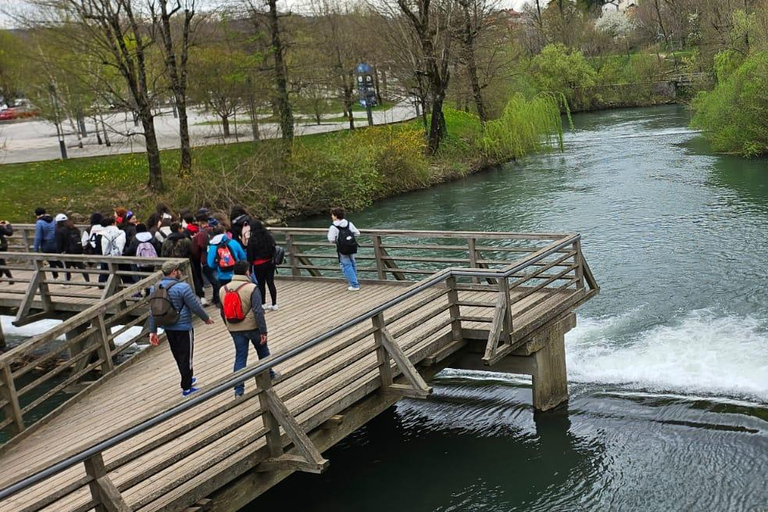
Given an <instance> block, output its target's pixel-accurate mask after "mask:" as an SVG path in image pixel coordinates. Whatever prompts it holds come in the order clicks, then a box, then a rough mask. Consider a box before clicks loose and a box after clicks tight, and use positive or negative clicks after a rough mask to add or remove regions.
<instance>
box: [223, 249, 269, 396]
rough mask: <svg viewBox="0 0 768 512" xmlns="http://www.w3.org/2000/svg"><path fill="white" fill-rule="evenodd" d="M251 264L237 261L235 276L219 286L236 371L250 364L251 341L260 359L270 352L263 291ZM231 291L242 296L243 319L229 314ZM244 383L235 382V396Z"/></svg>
mask: <svg viewBox="0 0 768 512" xmlns="http://www.w3.org/2000/svg"><path fill="white" fill-rule="evenodd" d="M250 267H251V265H250V264H249V262H248V261H246V260H241V261H238V262H237V263H235V268H234V269H233V274H234V275H233V276H232V280H231V281H230V282H229V283H226V284H224V285H222V286H221V288H220V289H219V303H220V304H221V318H222V320H224V324H225V325H226V326H227V330H228V331H229V334H230V335H231V336H232V341H234V343H235V366H234V369H233V371H234V372H235V373H237V372H238V371H240V370H242V369H243V368H245V367H246V366H247V365H248V350H249V345H253V347H254V348H255V349H256V354H257V355H258V356H259V359H263V358H265V357H267V356H269V346H268V345H267V321H266V319H265V318H264V308H263V307H262V306H261V294H260V293H259V288H258V287H257V286H256V285H255V284H253V282H251V270H250ZM228 293H236V294H237V296H238V297H239V303H240V312H241V313H242V316H243V317H242V319H241V320H239V321H236V320H234V319H233V318H227V316H228V315H230V314H232V313H233V311H231V309H230V308H231V305H232V303H231V300H232V298H231V297H230V298H229V299H228V298H227V294H228ZM269 375H270V377H272V378H273V379H275V378H276V377H277V373H276V372H275V371H274V370H273V369H272V368H270V369H269ZM243 393H245V383H242V382H241V383H240V384H238V385H236V386H235V398H238V397H241V396H243Z"/></svg>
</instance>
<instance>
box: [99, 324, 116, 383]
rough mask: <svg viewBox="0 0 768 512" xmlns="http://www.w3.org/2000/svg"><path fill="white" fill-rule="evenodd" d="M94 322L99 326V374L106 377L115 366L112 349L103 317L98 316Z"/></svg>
mask: <svg viewBox="0 0 768 512" xmlns="http://www.w3.org/2000/svg"><path fill="white" fill-rule="evenodd" d="M96 321H97V322H98V324H99V333H98V339H99V341H100V342H101V347H99V356H100V357H101V360H102V361H103V362H102V364H101V373H102V374H104V375H106V374H107V373H109V372H111V371H112V370H114V368H115V364H114V363H113V362H112V349H111V347H110V342H109V335H108V333H107V326H106V325H105V323H104V315H103V314H102V315H99V316H98V318H97V320H96Z"/></svg>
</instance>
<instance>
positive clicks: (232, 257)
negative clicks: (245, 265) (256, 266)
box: [206, 226, 247, 293]
mask: <svg viewBox="0 0 768 512" xmlns="http://www.w3.org/2000/svg"><path fill="white" fill-rule="evenodd" d="M214 233H215V234H214V236H213V238H211V242H210V243H209V244H208V257H207V258H206V264H207V265H208V266H209V267H211V268H212V269H213V270H214V271H215V272H216V279H217V281H218V283H217V284H218V286H220V287H221V286H224V285H225V284H227V283H229V282H230V281H232V277H233V276H234V275H235V273H234V269H235V263H237V262H238V261H242V260H244V259H246V258H247V255H246V254H245V250H243V246H241V245H240V243H239V242H238V241H237V240H232V239H230V238H229V237H228V236H227V234H226V233H224V232H223V230H222V229H221V228H220V227H218V226H217V229H216V231H215V232H214ZM216 293H218V290H216Z"/></svg>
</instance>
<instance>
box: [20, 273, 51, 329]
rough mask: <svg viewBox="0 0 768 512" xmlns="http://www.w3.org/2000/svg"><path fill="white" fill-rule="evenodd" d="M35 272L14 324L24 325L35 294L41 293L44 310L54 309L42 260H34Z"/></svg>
mask: <svg viewBox="0 0 768 512" xmlns="http://www.w3.org/2000/svg"><path fill="white" fill-rule="evenodd" d="M34 266H35V273H34V275H33V276H32V279H31V280H30V282H29V286H28V287H27V293H26V294H25V295H24V299H23V300H22V301H21V305H19V311H18V312H17V313H16V319H15V320H14V321H13V324H14V325H23V324H22V322H24V321H25V320H26V317H27V316H28V315H29V310H30V308H31V307H32V302H33V301H34V300H35V296H36V295H37V294H38V293H39V294H40V301H41V302H42V303H43V311H44V312H49V311H52V310H53V305H52V304H51V298H50V296H49V295H48V285H47V284H46V283H45V267H44V266H43V261H42V260H37V259H36V260H34Z"/></svg>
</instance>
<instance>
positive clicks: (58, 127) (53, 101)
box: [48, 82, 67, 160]
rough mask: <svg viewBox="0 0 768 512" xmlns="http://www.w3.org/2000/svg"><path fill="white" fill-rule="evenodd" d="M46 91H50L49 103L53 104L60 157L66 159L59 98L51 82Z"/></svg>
mask: <svg viewBox="0 0 768 512" xmlns="http://www.w3.org/2000/svg"><path fill="white" fill-rule="evenodd" d="M48 92H50V93H51V105H52V106H53V124H55V125H56V136H57V137H58V139H59V150H61V159H62V160H66V159H67V145H66V144H65V143H64V130H63V127H62V126H61V125H60V122H59V99H58V98H57V97H56V86H54V85H53V82H51V84H50V85H49V86H48Z"/></svg>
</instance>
